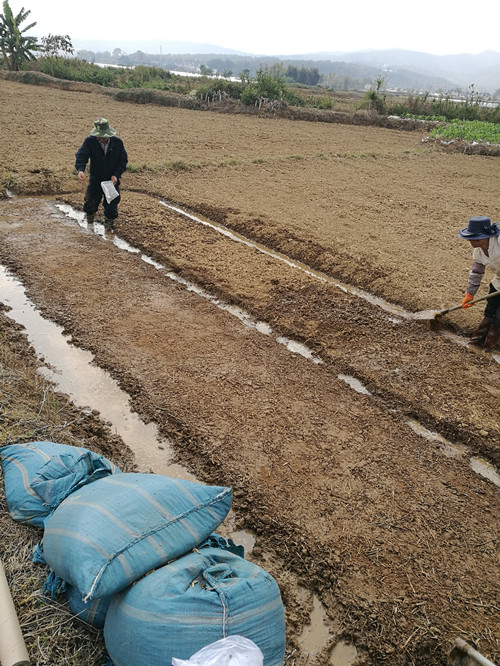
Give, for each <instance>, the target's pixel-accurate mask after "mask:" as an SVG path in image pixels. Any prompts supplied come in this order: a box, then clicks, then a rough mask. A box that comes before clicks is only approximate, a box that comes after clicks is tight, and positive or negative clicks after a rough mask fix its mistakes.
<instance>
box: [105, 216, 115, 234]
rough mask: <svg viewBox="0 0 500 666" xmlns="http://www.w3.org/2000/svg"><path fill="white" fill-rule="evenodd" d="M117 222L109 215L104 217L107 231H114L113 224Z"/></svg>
mask: <svg viewBox="0 0 500 666" xmlns="http://www.w3.org/2000/svg"><path fill="white" fill-rule="evenodd" d="M114 224H115V221H114V220H111V219H110V218H109V217H105V218H104V228H105V229H106V231H113V226H114Z"/></svg>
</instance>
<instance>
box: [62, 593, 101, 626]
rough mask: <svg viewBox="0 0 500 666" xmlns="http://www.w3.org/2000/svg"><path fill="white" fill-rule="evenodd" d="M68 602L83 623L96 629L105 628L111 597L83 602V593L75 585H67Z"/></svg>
mask: <svg viewBox="0 0 500 666" xmlns="http://www.w3.org/2000/svg"><path fill="white" fill-rule="evenodd" d="M65 594H66V600H67V601H68V604H69V607H70V608H71V611H72V612H73V613H74V614H75V615H76V616H77V617H78V618H79V619H80V620H83V622H86V623H87V624H90V625H92V626H93V627H95V628H96V629H102V628H103V627H104V620H105V619H106V613H107V612H108V608H109V604H110V602H111V598H110V597H105V598H104V599H92V601H87V602H85V601H83V599H82V594H81V592H80V591H79V590H78V589H77V588H76V587H73V585H66V588H65Z"/></svg>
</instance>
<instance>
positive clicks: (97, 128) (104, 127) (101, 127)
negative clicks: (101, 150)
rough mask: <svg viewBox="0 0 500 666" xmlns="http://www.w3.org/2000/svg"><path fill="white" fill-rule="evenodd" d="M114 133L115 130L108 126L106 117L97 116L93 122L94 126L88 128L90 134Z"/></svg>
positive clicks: (102, 135) (104, 134)
mask: <svg viewBox="0 0 500 666" xmlns="http://www.w3.org/2000/svg"><path fill="white" fill-rule="evenodd" d="M115 134H116V132H115V130H114V129H113V128H112V127H110V126H109V123H108V121H107V120H106V118H98V119H97V120H96V121H95V122H94V127H93V128H92V129H91V130H90V135H91V136H97V137H99V136H100V137H105V136H114V135H115Z"/></svg>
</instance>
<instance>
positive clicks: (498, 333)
mask: <svg viewBox="0 0 500 666" xmlns="http://www.w3.org/2000/svg"><path fill="white" fill-rule="evenodd" d="M499 340H500V327H499V326H490V330H489V331H488V335H487V336H486V340H485V341H484V344H483V351H484V352H490V351H493V349H494V348H495V347H496V345H497V343H498V341H499Z"/></svg>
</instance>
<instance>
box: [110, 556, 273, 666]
mask: <svg viewBox="0 0 500 666" xmlns="http://www.w3.org/2000/svg"><path fill="white" fill-rule="evenodd" d="M235 635H239V636H243V637H245V638H248V639H249V640H251V641H253V642H254V643H255V644H256V645H257V646H258V647H259V648H260V649H261V650H262V653H263V654H264V666H282V665H283V661H284V656H285V614H284V609H283V603H282V601H281V596H280V591H279V588H278V585H277V583H276V581H275V580H274V579H273V578H272V576H270V575H269V574H268V573H267V572H266V571H264V570H263V569H261V568H260V567H258V566H257V565H256V564H253V563H252V562H247V561H246V560H244V559H242V558H241V557H238V556H237V555H234V554H232V553H230V552H229V551H227V550H223V549H220V548H203V549H202V550H195V551H193V552H191V553H189V554H188V555H185V556H184V557H181V558H179V559H177V560H175V561H174V562H170V563H169V564H167V565H166V566H164V567H162V568H160V569H157V570H156V571H154V572H152V573H150V574H148V575H147V576H145V577H144V578H142V579H141V580H140V581H138V582H137V583H136V584H135V585H132V586H131V587H129V588H128V589H126V590H124V591H123V592H121V593H120V594H118V595H116V596H114V597H113V599H112V600H111V604H110V606H109V609H108V613H107V615H106V622H105V624H104V639H105V641H106V648H107V650H108V653H109V655H110V657H111V659H112V660H113V663H114V664H115V666H144V664H148V666H164V665H165V664H171V663H172V659H173V658H174V657H175V658H177V659H189V658H190V657H191V656H192V655H193V654H195V653H196V652H198V651H199V650H201V649H202V648H203V647H205V646H206V645H209V644H211V643H213V642H215V641H217V640H220V639H221V638H225V637H226V636H235Z"/></svg>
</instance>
